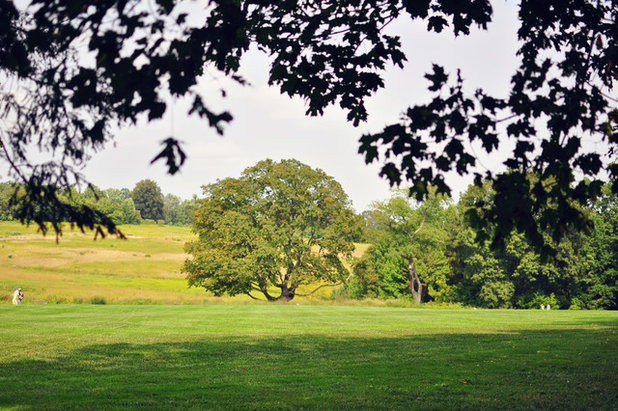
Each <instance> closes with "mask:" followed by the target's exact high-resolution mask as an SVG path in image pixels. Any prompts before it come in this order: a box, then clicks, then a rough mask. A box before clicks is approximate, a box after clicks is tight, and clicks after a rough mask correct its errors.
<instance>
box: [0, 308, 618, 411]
mask: <svg viewBox="0 0 618 411" xmlns="http://www.w3.org/2000/svg"><path fill="white" fill-rule="evenodd" d="M617 332H618V313H616V312H600V311H579V312H576V311H551V312H547V311H540V310H534V311H523V310H521V311H516V310H444V309H443V310H434V309H414V308H392V307H351V306H311V305H295V304H288V305H283V304H261V303H256V304H242V305H222V304H211V305H203V306H197V305H193V306H188V305H152V306H147V305H143V306H137V305H72V304H67V305H34V304H31V305H22V306H11V305H6V304H3V305H0V346H1V347H2V348H1V349H0V408H3V409H4V408H6V409H72V408H83V409H127V408H144V407H146V408H152V409H166V408H190V409H204V408H206V409H209V408H211V409H223V408H234V409H303V408H310V409H315V408H319V409H340V408H344V409H361V408H387V409H390V408H403V409H410V408H413V409H418V408H421V409H453V408H455V409H462V408H463V409H479V408H482V409H531V408H533V409H545V408H550V409H594V410H597V409H617V408H618V398H617V393H618V382H617V375H618V351H617V348H618V338H617V336H618V335H617Z"/></svg>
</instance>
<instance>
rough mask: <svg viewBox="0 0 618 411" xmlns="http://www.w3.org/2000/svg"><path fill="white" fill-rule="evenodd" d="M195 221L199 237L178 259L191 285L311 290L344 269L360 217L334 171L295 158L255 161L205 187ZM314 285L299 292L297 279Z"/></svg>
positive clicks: (278, 296)
mask: <svg viewBox="0 0 618 411" xmlns="http://www.w3.org/2000/svg"><path fill="white" fill-rule="evenodd" d="M204 194H205V196H206V198H205V199H204V200H201V203H200V205H199V208H198V209H197V211H196V214H195V222H194V224H193V227H194V230H195V232H196V233H197V234H198V239H197V240H195V241H193V242H190V243H187V246H186V250H187V252H188V253H189V254H190V255H191V256H192V258H190V259H188V260H187V261H186V262H185V264H184V267H183V272H185V273H186V274H187V279H188V281H189V285H191V286H202V287H204V288H205V289H206V290H208V291H211V292H213V293H214V294H215V295H222V294H225V293H227V294H229V295H236V294H247V295H249V296H251V297H252V298H256V299H257V298H258V297H257V296H256V293H257V295H259V294H261V295H263V296H264V297H265V298H266V299H268V300H269V301H274V300H286V301H287V300H291V299H293V298H294V297H295V296H297V295H309V294H311V293H313V292H315V291H316V290H317V289H319V288H321V287H324V286H326V285H331V286H332V285H337V284H340V283H341V282H343V281H344V280H345V279H346V278H347V277H348V276H349V273H348V270H347V269H346V268H345V267H344V265H343V263H342V261H341V258H342V257H345V256H349V254H350V253H351V252H352V251H353V250H354V243H353V242H352V238H353V236H354V234H355V230H356V229H357V227H358V224H357V223H356V221H355V215H354V212H353V210H352V209H351V207H350V203H349V200H348V198H347V196H346V194H345V192H344V191H343V189H342V188H341V186H340V185H339V183H337V182H336V181H335V180H334V179H333V178H332V177H329V176H327V175H326V174H325V173H324V172H323V171H321V170H314V169H312V168H311V167H309V166H307V165H305V164H302V163H300V162H298V161H296V160H283V161H281V162H279V163H275V162H273V161H271V160H265V161H261V162H259V163H258V164H256V165H255V166H253V167H250V168H247V169H246V170H245V171H244V172H243V173H242V175H241V176H240V178H226V179H223V180H220V181H218V182H217V183H214V184H210V185H207V186H205V187H204ZM303 286H304V288H306V287H307V286H313V287H314V289H313V290H308V291H307V292H305V293H301V291H300V290H299V287H303Z"/></svg>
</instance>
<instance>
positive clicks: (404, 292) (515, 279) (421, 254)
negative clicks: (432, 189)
mask: <svg viewBox="0 0 618 411" xmlns="http://www.w3.org/2000/svg"><path fill="white" fill-rule="evenodd" d="M603 193H604V194H603V196H602V197H601V198H600V199H599V200H598V201H596V202H595V203H594V204H590V205H589V207H588V208H587V209H586V210H585V212H586V213H587V214H588V216H589V217H590V219H591V221H592V222H593V223H594V227H591V228H590V230H589V231H588V232H586V233H584V232H574V231H572V232H567V233H566V235H565V236H564V238H563V239H562V240H561V241H560V242H559V243H555V242H553V243H552V240H551V237H550V236H549V234H548V233H543V235H544V237H545V239H546V240H547V241H549V243H550V244H551V245H552V246H553V248H554V249H555V250H556V253H555V255H553V256H548V255H541V254H539V253H538V252H536V251H535V249H534V247H532V245H531V244H530V242H528V241H527V240H526V238H525V237H524V236H523V235H521V234H513V235H511V236H510V237H509V238H507V239H506V241H505V247H504V248H503V249H499V250H492V248H491V247H490V244H489V243H488V242H477V241H475V236H476V234H475V231H473V229H472V227H471V218H472V217H473V215H474V213H471V211H472V210H474V208H475V204H478V202H479V201H480V200H482V201H492V198H493V191H492V189H491V187H490V186H485V187H482V188H480V187H476V186H470V187H469V188H468V190H467V191H466V192H465V193H464V194H463V195H462V196H461V199H460V200H459V202H458V203H456V204H454V203H453V201H452V200H450V199H448V198H444V197H440V196H435V195H434V196H431V198H430V199H429V200H427V201H425V202H424V203H415V202H414V201H411V200H410V199H409V198H407V196H406V195H405V193H403V192H402V193H398V194H396V195H394V196H393V197H392V198H391V199H389V200H388V201H384V202H378V203H375V204H374V205H373V207H372V208H371V209H370V210H369V211H366V212H365V213H363V215H362V217H363V220H364V224H365V236H366V241H367V242H369V243H371V244H372V245H371V246H370V247H369V248H368V249H367V251H366V252H365V253H364V255H363V257H362V258H360V259H358V260H357V261H356V262H355V263H354V265H353V271H354V275H353V276H352V277H351V279H350V281H348V283H347V284H346V285H345V287H344V288H343V289H342V290H341V291H340V293H342V294H343V295H344V296H347V297H350V298H365V297H373V298H414V299H416V300H417V301H422V302H432V301H433V302H438V303H460V304H465V305H470V306H478V307H487V308H539V307H540V306H541V304H544V305H547V304H550V305H551V306H552V307H553V308H570V309H617V308H618V305H617V301H616V300H617V297H618V286H617V284H616V280H617V279H618V217H617V215H618V202H617V197H616V195H614V194H612V193H611V190H610V187H609V186H606V187H604V191H603ZM488 229H489V230H491V227H489V228H488Z"/></svg>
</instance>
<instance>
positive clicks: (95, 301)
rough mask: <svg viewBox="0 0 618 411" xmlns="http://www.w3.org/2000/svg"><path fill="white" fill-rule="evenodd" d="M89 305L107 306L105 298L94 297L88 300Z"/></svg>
mask: <svg viewBox="0 0 618 411" xmlns="http://www.w3.org/2000/svg"><path fill="white" fill-rule="evenodd" d="M90 304H107V301H106V300H105V297H98V296H94V297H92V298H91V299H90Z"/></svg>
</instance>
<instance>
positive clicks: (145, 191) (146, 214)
mask: <svg viewBox="0 0 618 411" xmlns="http://www.w3.org/2000/svg"><path fill="white" fill-rule="evenodd" d="M16 190H17V191H16ZM13 195H17V196H19V195H20V186H19V185H15V184H14V183H7V182H3V183H0V221H10V220H15V219H16V218H17V217H16V213H15V211H14V209H13V208H12V207H11V205H10V204H11V201H10V200H11V197H12V196H13ZM60 197H61V198H62V199H63V200H64V201H65V202H67V203H69V204H72V205H85V206H88V207H90V208H92V209H94V210H97V211H100V212H102V213H103V214H105V215H106V216H108V217H110V218H111V219H112V220H113V221H114V223H115V224H119V225H120V224H142V223H144V222H158V223H164V224H169V225H190V224H191V223H192V222H193V215H194V213H195V209H196V208H197V205H198V199H197V196H193V198H192V199H189V200H181V199H180V198H179V197H177V196H175V195H173V194H167V195H163V193H162V192H161V188H160V187H159V186H158V184H157V183H156V182H154V181H152V180H142V181H140V182H138V183H137V184H136V185H135V187H134V188H133V190H129V189H128V188H120V189H117V188H108V189H105V190H102V189H100V188H98V187H96V186H91V187H88V188H86V189H85V190H83V191H78V190H77V189H75V188H71V189H65V190H63V191H61V192H60Z"/></svg>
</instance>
